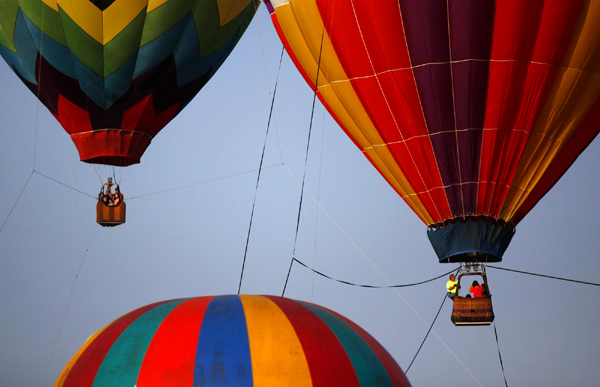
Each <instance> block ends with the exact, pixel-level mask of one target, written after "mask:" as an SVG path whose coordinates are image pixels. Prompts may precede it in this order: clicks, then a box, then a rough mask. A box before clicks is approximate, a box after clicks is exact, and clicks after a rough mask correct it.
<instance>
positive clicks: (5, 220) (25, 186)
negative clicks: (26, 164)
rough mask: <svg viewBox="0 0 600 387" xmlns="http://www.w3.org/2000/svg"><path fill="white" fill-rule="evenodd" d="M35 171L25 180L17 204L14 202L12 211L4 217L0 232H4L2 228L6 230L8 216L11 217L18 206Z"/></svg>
mask: <svg viewBox="0 0 600 387" xmlns="http://www.w3.org/2000/svg"><path fill="white" fill-rule="evenodd" d="M33 172H35V171H31V174H30V175H29V178H28V179H27V181H26V182H25V185H24V186H23V189H22V190H21V193H20V194H19V196H18V197H17V200H16V201H15V204H13V206H12V208H11V209H10V212H9V213H8V216H7V217H6V219H4V223H2V227H0V232H2V230H4V226H5V225H6V222H8V218H10V215H11V214H12V213H13V210H14V209H15V207H16V206H17V203H19V199H21V195H23V192H24V191H25V188H27V185H28V184H29V180H31V176H33Z"/></svg>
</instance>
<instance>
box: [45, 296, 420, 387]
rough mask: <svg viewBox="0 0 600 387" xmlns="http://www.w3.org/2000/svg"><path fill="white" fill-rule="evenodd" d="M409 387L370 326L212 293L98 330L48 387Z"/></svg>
mask: <svg viewBox="0 0 600 387" xmlns="http://www.w3.org/2000/svg"><path fill="white" fill-rule="evenodd" d="M124 385H126V386H134V385H135V386H137V387H144V386H157V385H160V386H164V387H169V386H190V387H191V386H200V385H202V386H213V385H214V386H323V387H326V386H329V387H331V386H344V387H346V386H350V387H352V386H375V385H377V386H410V384H409V382H408V380H407V379H406V377H405V376H404V373H403V372H402V370H401V369H400V367H399V366H398V365H397V364H396V362H395V361H394V359H393V358H392V357H391V356H390V355H389V353H387V351H386V350H385V349H384V348H383V347H382V346H381V345H380V344H379V343H378V342H377V341H376V340H375V339H373V337H371V336H370V335H369V334H368V333H366V332H365V331H364V330H362V329H361V328H360V327H358V326H357V325H356V324H354V323H352V322H351V321H349V320H348V319H346V318H344V317H342V316H340V315H338V314H336V313H335V312H332V311H330V310H328V309H325V308H322V307H320V306H317V305H314V304H309V303H305V302H301V301H294V300H289V299H286V298H281V297H275V296H247V295H242V296H237V295H231V296H209V297H198V298H190V299H179V300H172V301H166V302H160V303H156V304H152V305H148V306H145V307H142V308H140V309H137V310H135V311H133V312H131V313H129V314H126V315H124V316H123V317H121V318H119V319H117V320H115V321H114V322H112V323H111V324H109V325H107V326H106V327H105V328H103V329H102V330H100V331H99V332H97V333H95V334H94V335H93V336H92V337H90V338H89V339H88V341H87V342H86V343H85V344H84V345H83V347H82V348H81V349H80V350H79V351H78V352H77V353H76V354H75V355H74V356H73V358H72V359H71V361H70V362H69V363H68V364H67V366H66V367H65V369H64V370H63V372H62V373H61V375H60V376H59V378H58V380H57V381H56V383H55V387H69V386H78V387H87V386H90V387H91V386H94V387H96V386H124Z"/></svg>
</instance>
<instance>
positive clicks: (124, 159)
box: [81, 156, 140, 167]
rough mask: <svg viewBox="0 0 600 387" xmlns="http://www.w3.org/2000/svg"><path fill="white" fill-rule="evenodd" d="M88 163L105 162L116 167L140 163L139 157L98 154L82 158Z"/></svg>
mask: <svg viewBox="0 0 600 387" xmlns="http://www.w3.org/2000/svg"><path fill="white" fill-rule="evenodd" d="M81 161H83V162H86V163H88V164H104V165H114V166H115V167H128V166H130V165H133V164H139V163H140V158H139V157H130V156H98V157H92V158H89V159H85V160H83V159H82V160H81Z"/></svg>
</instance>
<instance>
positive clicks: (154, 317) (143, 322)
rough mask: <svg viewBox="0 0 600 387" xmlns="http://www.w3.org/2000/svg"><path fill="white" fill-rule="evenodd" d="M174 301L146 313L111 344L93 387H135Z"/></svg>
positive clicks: (179, 302)
mask: <svg viewBox="0 0 600 387" xmlns="http://www.w3.org/2000/svg"><path fill="white" fill-rule="evenodd" d="M187 300H188V299H181V300H175V301H171V302H167V303H164V304H161V305H159V306H157V307H155V308H152V309H150V310H148V311H147V312H146V313H144V314H143V315H141V316H140V317H138V318H137V319H136V320H135V321H134V322H132V323H131V324H130V325H129V326H128V327H127V329H125V330H124V331H123V333H121V335H120V336H119V338H118V339H117V341H115V342H114V344H113V345H112V347H111V348H110V350H109V351H108V353H107V354H106V356H105V357H104V360H103V361H102V364H101V365H100V368H99V369H98V372H97V373H96V377H95V378H94V384H93V385H92V386H93V387H115V386H128V387H129V386H131V387H133V386H135V385H136V382H137V379H138V374H139V372H140V369H141V368H142V362H143V361H144V356H145V355H146V350H147V349H148V347H149V346H150V342H151V341H152V338H153V337H154V334H155V333H156V330H157V329H158V327H159V326H160V324H161V323H162V322H163V320H164V319H165V318H166V317H167V315H168V314H169V313H171V311H172V310H173V309H175V307H177V306H178V305H179V304H181V303H182V302H185V301H187Z"/></svg>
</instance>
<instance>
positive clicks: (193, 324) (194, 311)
mask: <svg viewBox="0 0 600 387" xmlns="http://www.w3.org/2000/svg"><path fill="white" fill-rule="evenodd" d="M212 299H213V297H199V298H192V299H190V300H187V301H184V302H183V303H181V304H179V305H178V306H177V307H176V308H175V309H173V311H172V312H171V313H169V314H168V315H167V316H166V317H165V319H164V320H163V322H162V324H161V325H160V327H159V328H158V329H157V331H156V333H155V334H154V337H153V338H152V342H151V343H150V346H149V347H148V350H147V351H146V354H145V356H144V362H143V363H142V367H141V369H140V374H139V377H138V380H137V384H136V385H137V387H151V386H152V387H154V386H177V387H192V385H193V381H194V363H195V358H196V349H197V348H198V338H199V336H200V327H201V326H202V320H203V318H204V313H205V312H206V308H207V307H208V304H209V302H210V301H211V300H212Z"/></svg>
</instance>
